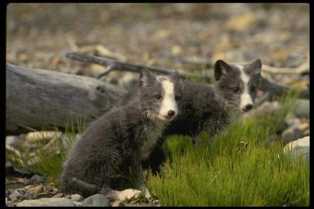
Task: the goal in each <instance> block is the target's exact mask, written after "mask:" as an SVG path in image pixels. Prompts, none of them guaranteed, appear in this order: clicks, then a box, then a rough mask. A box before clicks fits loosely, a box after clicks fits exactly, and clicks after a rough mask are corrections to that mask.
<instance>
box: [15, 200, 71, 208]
mask: <svg viewBox="0 0 314 209" xmlns="http://www.w3.org/2000/svg"><path fill="white" fill-rule="evenodd" d="M16 206H18V207H25V206H55V207H60V206H64V207H71V206H75V204H74V203H73V202H72V201H71V200H69V199H66V198H41V199H37V200H23V201H22V202H19V203H17V204H16Z"/></svg>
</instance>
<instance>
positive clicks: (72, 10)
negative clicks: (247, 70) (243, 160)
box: [7, 3, 309, 74]
mask: <svg viewBox="0 0 314 209" xmlns="http://www.w3.org/2000/svg"><path fill="white" fill-rule="evenodd" d="M308 50H309V6H308V5H307V4H278V3H277V4H276V3H274V4H243V3H241V4H239V3H237V4H230V3H229V4H223V3H220V4H208V3H207V4H184V3H176V4H134V3H132V4H131V3H130V4H127V3H125V4H120V3H119V4H9V6H8V8H7V62H10V63H13V64H19V65H23V66H29V67H34V68H44V69H51V70H57V71H65V72H68V73H78V72H79V71H80V70H82V69H80V68H81V66H82V65H77V63H74V62H72V61H70V60H67V59H66V58H64V57H63V55H64V53H65V52H68V51H83V52H89V53H93V54H97V53H98V54H100V55H101V54H103V55H108V56H112V57H115V58H118V59H121V60H124V61H128V62H131V63H138V64H148V65H154V66H164V67H169V68H176V67H177V68H183V69H185V68H186V69H188V68H189V67H190V65H192V66H193V65H194V64H195V65H194V67H195V66H197V64H202V63H205V62H211V61H215V60H217V59H225V60H226V61H230V62H248V61H250V60H252V59H255V58H257V57H259V58H261V59H262V61H263V63H264V64H267V65H271V66H275V67H295V66H298V65H300V64H302V63H303V62H304V60H305V59H306V56H307V52H308ZM96 71H97V69H96ZM96 73H97V72H96ZM90 74H93V72H91V73H90Z"/></svg>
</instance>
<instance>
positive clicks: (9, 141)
mask: <svg viewBox="0 0 314 209" xmlns="http://www.w3.org/2000/svg"><path fill="white" fill-rule="evenodd" d="M18 139H19V137H17V136H6V137H5V144H6V145H10V146H13V145H14V144H15V143H16V142H17V141H18Z"/></svg>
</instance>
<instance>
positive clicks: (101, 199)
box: [82, 194, 110, 207]
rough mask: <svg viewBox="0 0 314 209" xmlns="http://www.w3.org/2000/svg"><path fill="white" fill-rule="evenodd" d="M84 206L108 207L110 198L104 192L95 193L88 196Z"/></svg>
mask: <svg viewBox="0 0 314 209" xmlns="http://www.w3.org/2000/svg"><path fill="white" fill-rule="evenodd" d="M82 206H93V207H108V206H110V202H109V200H108V199H107V198H106V197H105V196H104V195H102V194H95V195H92V196H89V197H88V198H86V199H85V200H84V201H83V203H82Z"/></svg>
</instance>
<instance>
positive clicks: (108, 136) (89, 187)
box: [61, 72, 180, 196]
mask: <svg viewBox="0 0 314 209" xmlns="http://www.w3.org/2000/svg"><path fill="white" fill-rule="evenodd" d="M177 78H178V77H177V75H175V74H174V75H170V76H154V75H152V74H151V73H149V72H143V73H141V75H140V87H139V91H138V92H137V94H136V95H135V96H134V98H132V100H131V101H129V102H128V103H127V104H125V105H124V106H121V107H118V108H113V109H112V110H110V111H109V112H107V113H105V114H104V115H103V116H101V117H100V118H99V119H97V120H96V121H94V122H92V123H91V124H90V126H89V128H88V129H87V130H86V131H85V132H84V134H83V135H82V137H81V138H80V139H79V140H78V141H77V142H76V143H75V144H74V145H73V148H72V150H71V151H70V153H69V156H68V159H67V160H66V161H65V163H64V168H63V173H62V175H61V189H62V190H63V191H64V192H66V193H79V194H81V195H83V196H89V195H92V194H95V193H103V194H105V193H106V192H108V191H110V189H125V188H127V187H133V188H138V189H140V190H142V191H144V192H145V195H149V192H148V190H147V189H146V187H145V185H144V177H143V171H142V165H141V162H142V160H143V159H146V158H147V157H148V155H149V154H150V151H151V150H152V149H153V148H154V146H155V142H156V141H157V139H158V138H159V137H160V135H161V133H162V130H163V129H164V127H165V126H166V125H167V124H168V123H169V122H170V121H172V120H173V119H174V118H175V117H176V116H177V114H178V111H179V110H178V107H177V102H176V99H177V98H179V97H178V94H179V93H178V92H180V91H178V90H177V89H176V85H175V83H177V81H176V80H177Z"/></svg>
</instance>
